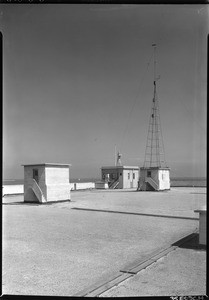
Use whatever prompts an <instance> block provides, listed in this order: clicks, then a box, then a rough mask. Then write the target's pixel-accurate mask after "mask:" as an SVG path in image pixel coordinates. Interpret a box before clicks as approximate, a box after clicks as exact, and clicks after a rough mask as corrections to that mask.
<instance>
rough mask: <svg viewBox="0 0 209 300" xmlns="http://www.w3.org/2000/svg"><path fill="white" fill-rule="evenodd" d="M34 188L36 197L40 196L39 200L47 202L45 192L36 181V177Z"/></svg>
mask: <svg viewBox="0 0 209 300" xmlns="http://www.w3.org/2000/svg"><path fill="white" fill-rule="evenodd" d="M32 190H33V191H34V193H35V195H36V197H37V198H38V201H39V202H41V203H42V202H46V199H45V197H44V194H43V192H42V190H41V189H40V186H39V185H38V183H37V182H36V180H35V179H33V185H32Z"/></svg>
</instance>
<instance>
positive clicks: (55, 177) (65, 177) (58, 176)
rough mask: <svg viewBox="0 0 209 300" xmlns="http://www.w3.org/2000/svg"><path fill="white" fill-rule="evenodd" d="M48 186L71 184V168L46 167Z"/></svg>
mask: <svg viewBox="0 0 209 300" xmlns="http://www.w3.org/2000/svg"><path fill="white" fill-rule="evenodd" d="M45 173H46V184H47V185H48V184H65V183H66V184H69V182H70V174H69V167H65V166H63V167H62V166H59V167H53V166H46V168H45Z"/></svg>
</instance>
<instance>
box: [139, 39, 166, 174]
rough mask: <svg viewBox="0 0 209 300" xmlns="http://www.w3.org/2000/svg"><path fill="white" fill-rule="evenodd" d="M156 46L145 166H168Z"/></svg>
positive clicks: (155, 46)
mask: <svg viewBox="0 0 209 300" xmlns="http://www.w3.org/2000/svg"><path fill="white" fill-rule="evenodd" d="M152 46H153V48H154V82H153V83H154V96H153V100H152V109H151V115H150V119H149V128H148V134H147V143H146V150H145V159H144V167H146V168H147V167H149V168H150V167H167V165H166V161H165V151H164V144H163V137H162V130H161V123H160V113H159V101H158V97H157V85H156V82H157V80H159V79H160V76H156V64H157V62H156V48H157V45H156V44H153V45H152Z"/></svg>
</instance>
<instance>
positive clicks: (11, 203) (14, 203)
mask: <svg viewBox="0 0 209 300" xmlns="http://www.w3.org/2000/svg"><path fill="white" fill-rule="evenodd" d="M2 205H33V206H34V205H36V206H37V205H40V203H38V202H37V203H35V202H30V203H29V202H23V201H16V202H9V203H2Z"/></svg>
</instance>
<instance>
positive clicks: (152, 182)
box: [145, 177, 159, 191]
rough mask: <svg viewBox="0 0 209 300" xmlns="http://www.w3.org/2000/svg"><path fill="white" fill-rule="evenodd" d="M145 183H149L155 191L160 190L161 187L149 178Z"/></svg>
mask: <svg viewBox="0 0 209 300" xmlns="http://www.w3.org/2000/svg"><path fill="white" fill-rule="evenodd" d="M145 182H148V183H149V184H150V185H151V186H152V187H153V189H154V190H156V191H158V190H159V186H158V184H157V182H156V181H154V180H153V179H152V178H151V177H147V178H146V181H145Z"/></svg>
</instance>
